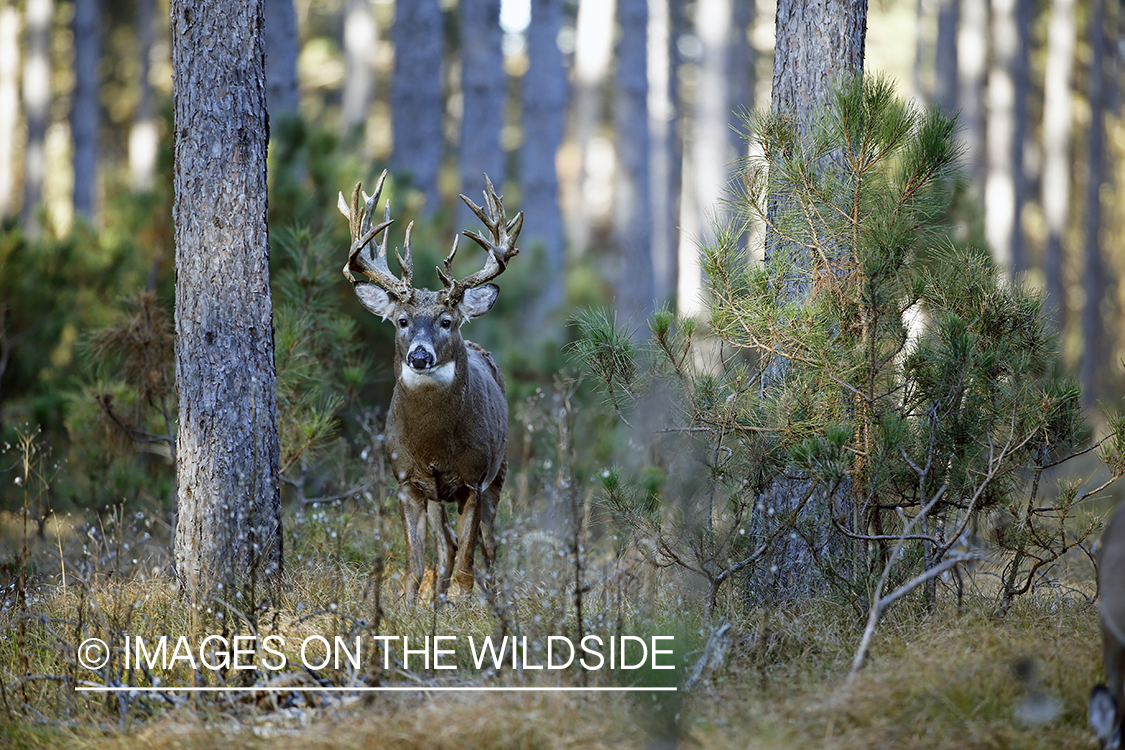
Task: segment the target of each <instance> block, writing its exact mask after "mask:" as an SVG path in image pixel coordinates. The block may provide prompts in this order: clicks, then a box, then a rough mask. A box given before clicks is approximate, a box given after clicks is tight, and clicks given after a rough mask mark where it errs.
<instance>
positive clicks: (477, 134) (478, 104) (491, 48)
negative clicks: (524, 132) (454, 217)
mask: <svg viewBox="0 0 1125 750" xmlns="http://www.w3.org/2000/svg"><path fill="white" fill-rule="evenodd" d="M458 7H459V10H460V14H461V97H462V102H463V109H462V115H461V146H460V153H461V164H460V174H461V192H462V193H464V194H465V195H469V196H472V197H474V198H475V197H477V196H479V194H480V189H481V188H480V186H481V181H482V180H483V177H482V175H485V174H487V175H488V176H489V178H490V179H491V180H492V182H494V183H495V184H496V185H497V186H502V185H503V184H504V179H505V176H506V175H505V169H504V166H505V165H504V152H503V151H501V150H500V131H501V130H502V129H503V128H504V114H505V110H506V109H507V107H506V106H505V100H506V99H507V95H508V77H507V75H506V74H505V73H504V54H503V50H502V47H501V42H502V40H503V33H502V31H501V29H500V0H462V2H461V3H460V5H459V6H458ZM498 189H499V188H498ZM457 210H458V212H459V215H460V219H459V221H458V223H459V224H462V225H465V226H468V225H469V224H471V223H473V222H475V221H476V219H475V218H474V217H473V215H472V213H471V212H470V211H469V209H468V207H467V206H465V205H464V204H462V203H461V202H460V201H458V209H457Z"/></svg>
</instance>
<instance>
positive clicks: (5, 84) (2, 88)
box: [0, 0, 20, 219]
mask: <svg viewBox="0 0 1125 750" xmlns="http://www.w3.org/2000/svg"><path fill="white" fill-rule="evenodd" d="M19 75H20V12H19V10H17V9H16V4H15V0H7V2H5V3H4V5H3V7H0V219H4V218H7V217H8V216H9V215H10V214H11V213H12V207H13V206H14V205H15V198H16V196H15V187H16V174H15V171H16V162H15V158H16V128H17V126H18V124H19V117H20V78H19Z"/></svg>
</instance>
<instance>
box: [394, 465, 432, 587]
mask: <svg viewBox="0 0 1125 750" xmlns="http://www.w3.org/2000/svg"><path fill="white" fill-rule="evenodd" d="M398 496H399V499H400V500H401V501H402V520H403V526H404V527H405V528H406V590H405V593H406V599H407V601H409V602H410V603H411V604H416V603H417V602H418V588H419V587H420V586H421V585H422V575H423V573H424V572H425V569H426V568H425V562H426V561H425V554H426V498H425V497H424V496H423V495H422V493H421V492H419V491H418V489H417V488H415V487H414V486H413V485H409V484H407V485H403V487H402V489H401V490H400V491H399V495H398Z"/></svg>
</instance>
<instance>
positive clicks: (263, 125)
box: [172, 0, 282, 606]
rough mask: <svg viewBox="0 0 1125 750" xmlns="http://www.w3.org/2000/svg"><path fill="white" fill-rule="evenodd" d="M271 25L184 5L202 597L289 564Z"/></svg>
mask: <svg viewBox="0 0 1125 750" xmlns="http://www.w3.org/2000/svg"><path fill="white" fill-rule="evenodd" d="M262 24H263V18H262V0H248V1H246V2H240V3H232V2H225V1H224V0H173V3H172V66H173V70H174V73H175V88H174V95H175V155H176V165H175V178H174V179H175V208H174V215H173V219H174V221H175V227H176V384H177V388H178V391H179V426H178V431H177V443H176V458H177V476H178V511H179V516H178V521H177V525H176V536H175V563H176V572H177V575H178V577H179V580H180V583H181V585H182V586H184V587H185V589H186V591H187V593H188V594H189V595H190V596H191V598H192V600H193V602H194V603H196V604H198V605H201V606H210V602H209V597H211V596H212V595H215V596H218V597H219V598H223V599H225V598H226V597H234V596H236V595H240V594H241V593H242V592H244V591H246V590H247V589H248V588H253V587H254V586H256V585H258V584H260V583H262V582H263V581H266V582H268V581H271V580H276V578H277V576H278V574H279V573H280V570H281V564H282V554H281V553H282V537H281V502H280V493H279V479H278V451H279V448H278V432H277V387H276V375H275V370H274V359H273V308H272V304H271V301H270V285H269V235H268V231H267V226H266V208H267V205H266V144H267V140H268V125H267V118H266V75H265V65H264V56H263V32H262ZM220 584H221V585H222V591H221V592H220V591H219V586H220ZM251 593H253V592H252V591H251ZM250 600H251V601H253V597H250ZM242 601H246V599H245V598H244V599H243V600H242Z"/></svg>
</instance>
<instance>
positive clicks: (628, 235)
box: [613, 0, 655, 337]
mask: <svg viewBox="0 0 1125 750" xmlns="http://www.w3.org/2000/svg"><path fill="white" fill-rule="evenodd" d="M617 22H618V26H619V29H620V36H619V38H618V42H617V87H616V92H615V94H616V96H615V97H614V124H615V126H616V127H615V130H616V133H617V175H616V190H615V195H614V202H613V226H614V234H615V240H616V244H617V247H618V250H619V252H620V254H621V261H622V262H621V273H620V275H619V277H618V280H617V293H616V302H617V304H616V307H617V313H618V318H619V319H620V320H622V321H624V320H627V319H632V321H633V330H634V331H636V332H637V335H638V336H641V337H643V336H646V335H647V333H648V329H647V327H646V325H645V322H646V321H647V319H648V316H649V315H650V314H651V313H652V311H653V309H654V307H653V301H654V296H655V290H654V288H653V274H652V195H651V193H650V192H649V191H650V180H649V144H650V142H651V141H650V138H649V133H648V125H649V120H648V6H647V4H646V0H617Z"/></svg>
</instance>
